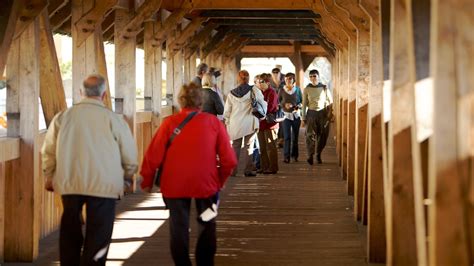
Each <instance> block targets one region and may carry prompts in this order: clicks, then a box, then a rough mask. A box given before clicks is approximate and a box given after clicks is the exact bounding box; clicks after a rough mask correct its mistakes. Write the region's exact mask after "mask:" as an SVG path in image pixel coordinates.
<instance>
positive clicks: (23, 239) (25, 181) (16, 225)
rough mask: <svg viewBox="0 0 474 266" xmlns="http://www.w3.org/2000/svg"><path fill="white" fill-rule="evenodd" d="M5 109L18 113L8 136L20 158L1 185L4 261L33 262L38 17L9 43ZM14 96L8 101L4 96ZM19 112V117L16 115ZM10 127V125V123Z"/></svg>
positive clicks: (36, 202)
mask: <svg viewBox="0 0 474 266" xmlns="http://www.w3.org/2000/svg"><path fill="white" fill-rule="evenodd" d="M7 62H8V63H7V65H8V67H7V75H6V76H7V78H8V79H9V80H10V82H9V86H8V88H7V90H8V91H10V92H8V91H7V92H8V95H7V100H8V101H7V110H12V109H16V110H18V116H17V117H16V118H17V120H18V122H19V123H18V124H19V126H18V127H16V126H14V127H10V121H9V128H8V131H9V133H8V134H9V135H10V136H15V137H21V141H20V158H19V159H16V160H13V161H8V162H7V163H5V167H6V176H5V177H6V179H5V180H6V183H5V202H9V204H8V205H5V239H4V240H5V246H4V247H5V251H4V252H5V253H4V257H5V260H6V261H25V262H28V261H30V262H31V261H33V260H34V259H35V258H36V256H37V255H38V241H39V239H38V238H39V219H38V215H39V209H40V208H39V200H38V198H37V196H38V188H39V187H40V184H38V183H37V182H36V180H37V177H38V171H37V170H36V169H37V167H38V161H37V156H38V152H37V148H36V147H35V137H36V135H37V134H38V97H39V80H40V77H39V75H40V70H39V18H36V19H34V22H33V23H30V24H29V25H28V26H27V27H26V29H25V30H24V31H23V33H22V34H20V36H19V37H18V38H17V39H16V40H14V41H13V43H12V47H11V51H10V55H9V57H8V61H7ZM12 95H15V97H14V98H13V99H12V101H10V99H8V96H12ZM20 112H21V114H20ZM12 124H13V123H12Z"/></svg>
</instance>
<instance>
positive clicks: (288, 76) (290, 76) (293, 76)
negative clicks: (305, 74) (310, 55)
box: [285, 72, 296, 83]
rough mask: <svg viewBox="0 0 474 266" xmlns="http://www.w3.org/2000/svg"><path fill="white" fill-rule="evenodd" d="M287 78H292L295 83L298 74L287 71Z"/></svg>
mask: <svg viewBox="0 0 474 266" xmlns="http://www.w3.org/2000/svg"><path fill="white" fill-rule="evenodd" d="M285 78H292V79H293V83H295V82H296V75H295V74H294V73H291V72H288V73H286V75H285Z"/></svg>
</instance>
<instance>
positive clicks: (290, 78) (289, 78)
mask: <svg viewBox="0 0 474 266" xmlns="http://www.w3.org/2000/svg"><path fill="white" fill-rule="evenodd" d="M285 79H288V80H292V79H294V78H293V77H285Z"/></svg>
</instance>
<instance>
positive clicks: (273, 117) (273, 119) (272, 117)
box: [265, 107, 285, 124]
mask: <svg viewBox="0 0 474 266" xmlns="http://www.w3.org/2000/svg"><path fill="white" fill-rule="evenodd" d="M265 119H266V120H267V123H270V124H274V123H280V122H281V121H283V120H285V114H284V113H283V111H282V110H281V107H279V108H278V111H276V112H275V113H267V115H266V117H265Z"/></svg>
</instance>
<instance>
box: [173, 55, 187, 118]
mask: <svg viewBox="0 0 474 266" xmlns="http://www.w3.org/2000/svg"><path fill="white" fill-rule="evenodd" d="M183 65H184V54H183V52H182V50H179V51H177V52H176V53H175V55H174V56H173V68H172V69H171V70H172V72H173V103H174V106H175V107H179V109H181V107H180V105H179V103H178V96H179V92H180V91H181V87H182V86H183V84H184V68H183Z"/></svg>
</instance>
